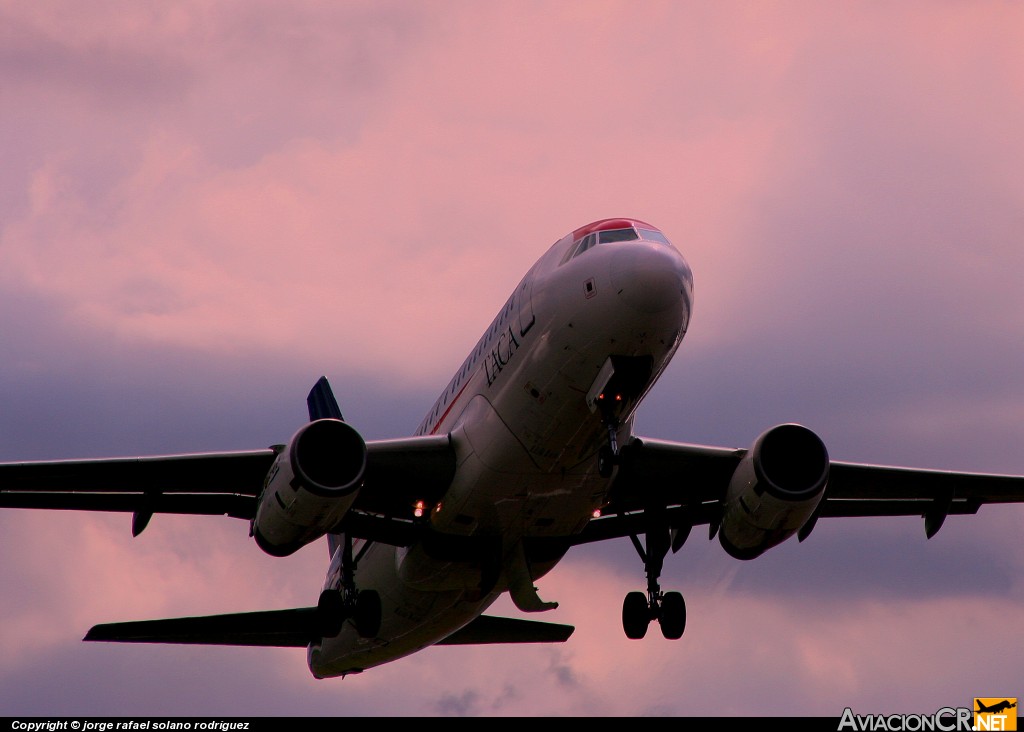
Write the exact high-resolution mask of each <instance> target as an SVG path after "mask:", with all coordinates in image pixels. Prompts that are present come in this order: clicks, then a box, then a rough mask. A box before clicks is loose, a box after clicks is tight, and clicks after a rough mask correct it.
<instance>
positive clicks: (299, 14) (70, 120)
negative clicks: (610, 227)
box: [0, 0, 1024, 716]
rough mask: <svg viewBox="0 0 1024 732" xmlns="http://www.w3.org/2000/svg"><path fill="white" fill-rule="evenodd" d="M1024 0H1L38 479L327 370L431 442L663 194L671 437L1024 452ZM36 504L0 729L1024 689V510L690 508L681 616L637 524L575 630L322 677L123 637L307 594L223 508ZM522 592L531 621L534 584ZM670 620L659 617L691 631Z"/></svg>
mask: <svg viewBox="0 0 1024 732" xmlns="http://www.w3.org/2000/svg"><path fill="white" fill-rule="evenodd" d="M1022 90H1024V8H1022V7H1021V6H1019V5H1016V4H1009V3H962V2H928V3H914V2H906V3H898V4H897V3H856V4H854V3H816V2H807V3H796V2H792V3H773V4H770V5H759V4H749V3H738V4H729V3H702V2H692V3H690V2H639V3H638V2H628V3H625V2H623V3H619V2H596V1H587V2H572V1H570V0H565V1H562V2H543V3H542V2H528V1H526V0H523V1H521V2H515V3H505V4H502V5H499V4H497V3H486V4H485V3H472V2H456V1H454V0H442V1H439V2H435V3H430V4H425V3H414V2H381V1H379V0H375V1H374V2H301V1H297V2H291V3H288V4H284V3H279V2H260V1H255V2H254V1H252V0H246V1H245V2H241V1H239V2H232V1H230V0H224V2H220V3H216V4H211V3H205V2H187V1H186V2H179V3H174V4H167V3H142V2H102V1H99V0H97V1H94V2H90V3H85V4H82V3H70V2H46V1H45V0H40V1H38V2H32V3H27V2H6V1H3V0H0V130H2V136H0V460H25V459H47V458H66V457H94V456H95V457H100V456H113V455H138V454H154V453H169V452H176V451H207V450H230V449H240V448H256V447H263V446H266V445H269V444H273V443H278V442H283V441H284V440H286V439H287V438H288V437H289V436H290V435H291V434H292V432H294V430H295V429H296V428H297V427H298V426H299V425H300V424H301V423H302V422H303V420H304V417H305V405H304V397H305V394H306V391H307V390H308V389H309V387H310V386H311V385H312V383H313V382H314V381H315V380H316V378H317V377H318V376H320V375H321V374H327V375H328V376H329V377H330V378H331V380H332V382H333V384H334V387H335V391H336V392H337V394H338V395H339V399H340V400H341V402H342V406H343V409H344V411H345V413H346V417H347V418H348V419H349V420H350V421H352V422H353V423H354V424H355V425H357V426H358V427H359V428H360V429H361V430H362V431H363V432H364V434H365V436H366V437H367V438H371V439H372V438H383V437H395V436H401V435H404V434H408V433H409V432H411V431H412V429H413V428H414V427H415V425H416V424H417V423H418V422H419V420H420V418H421V417H422V416H423V414H424V413H425V412H426V410H427V408H428V407H429V406H430V405H431V404H432V402H433V400H434V398H435V396H436V394H437V392H438V391H439V390H440V389H441V388H442V386H443V385H444V384H445V383H446V382H447V379H448V378H449V376H450V375H451V372H452V371H453V370H454V369H455V368H456V367H457V366H458V365H459V364H461V362H462V359H463V357H464V356H465V354H466V352H468V350H469V349H470V347H471V346H472V345H473V344H475V342H476V339H477V337H478V336H479V334H480V332H481V331H482V330H483V328H484V327H485V326H486V325H487V324H488V323H489V322H490V321H491V318H492V317H493V315H494V313H495V312H496V311H497V309H498V308H499V307H500V306H501V305H502V304H503V303H504V302H505V299H506V298H507V296H508V294H509V292H510V291H511V290H512V288H513V287H514V286H515V284H516V283H517V282H518V281H519V279H520V277H521V276H522V274H523V273H524V272H525V271H526V270H527V269H528V268H529V266H530V265H531V264H532V263H533V261H534V260H535V259H536V258H537V257H538V256H539V255H540V254H541V253H542V252H543V251H544V250H545V249H546V248H547V247H548V246H549V245H550V244H551V243H552V242H553V241H555V240H556V239H557V238H559V237H561V236H562V235H564V234H565V233H567V232H568V231H570V230H572V229H574V228H576V227H579V226H581V225H583V224H585V223H587V222H589V221H592V220H594V219H598V218H603V217H607V216H635V217H639V218H643V219H645V220H648V221H651V222H652V223H655V224H657V225H658V226H659V227H660V228H662V229H663V230H664V231H665V232H666V234H667V235H668V236H669V237H670V238H671V239H672V240H673V241H674V242H675V243H676V245H677V246H678V247H679V249H680V250H681V251H682V252H683V253H684V255H685V256H686V257H687V259H688V260H689V262H690V264H691V266H692V268H693V270H694V277H695V282H696V285H695V290H696V298H695V299H696V305H695V308H696V309H695V316H694V320H693V322H692V325H691V329H690V333H689V334H688V336H687V339H686V341H685V342H684V344H683V346H682V348H681V350H680V353H679V355H678V356H677V358H676V361H675V363H673V365H672V367H671V368H670V369H669V371H668V373H667V374H666V375H665V376H664V378H663V380H662V381H661V383H660V384H659V385H658V387H657V388H656V390H655V392H654V396H653V398H652V399H651V402H652V403H650V404H645V405H644V406H643V407H642V408H641V412H640V419H639V424H638V426H639V428H640V431H641V432H642V433H643V434H648V435H651V436H656V437H660V438H664V439H675V440H682V441H688V442H703V443H708V444H718V445H727V446H747V445H749V444H750V442H752V440H753V439H754V437H756V435H757V434H759V433H760V432H761V431H762V430H763V429H765V428H766V427H768V426H770V425H772V424H775V423H778V422H784V421H800V422H803V423H805V424H807V425H808V426H810V427H812V428H813V429H815V430H816V431H817V432H818V433H819V434H821V436H822V437H823V439H824V440H825V442H826V444H827V445H828V446H829V450H830V453H831V455H832V456H833V457H835V458H837V459H845V460H861V461H867V462H878V463H889V464H905V465H915V466H922V467H937V468H948V469H961V470H973V471H983V472H1005V473H1024V451H1022V448H1021V445H1024V290H1022V288H1021V280H1022V273H1024V243H1022V237H1024V136H1022V135H1021V134H1020V131H1021V130H1022V129H1024V91H1022ZM129 524H130V520H129V519H128V518H127V517H125V516H104V515H100V516H92V515H86V514H60V515H54V514H47V513H43V512H25V511H13V510H9V511H3V512H2V513H0V556H2V557H3V559H2V562H0V587H2V588H3V592H2V593H0V714H2V715H15V714H17V715H27V714H35V715H48V714H146V715H164V714H168V715H172V714H179V715H181V714H186V715H194V714H200V715H246V714H259V715H265V714H275V715H277V714H280V715H301V714H318V715H320V714H323V715H339V716H354V715H369V714H381V713H388V714H483V715H487V714H603V715H609V714H611V715H615V714H631V715H632V714H700V715H715V714H722V713H728V714H815V715H829V716H838V715H839V714H840V713H841V712H842V709H843V707H845V706H851V707H853V709H854V711H856V712H858V713H881V712H886V713H894V712H933V711H935V710H936V709H937V708H939V707H941V706H946V705H953V706H956V705H966V704H970V703H971V699H972V698H973V697H975V696H999V695H1006V696H1024V688H1022V687H1021V680H1022V677H1021V674H1020V668H1021V667H1020V658H1021V657H1022V656H1024V580H1022V577H1024V545H1022V543H1021V541H1020V539H1019V536H1020V528H1021V526H1022V524H1024V509H1022V508H1019V507H1009V508H998V507H986V508H983V509H982V510H981V512H980V514H979V515H978V516H976V517H953V518H951V519H950V520H949V521H948V522H947V525H946V527H945V528H943V530H942V532H940V534H939V535H938V536H937V537H936V538H934V539H932V540H931V541H927V542H926V541H925V538H924V530H923V527H922V525H921V521H920V520H915V519H890V520H881V519H879V520H861V521H858V520H845V521H843V520H833V521H822V522H821V523H820V524H819V525H818V527H817V528H816V530H815V532H814V535H813V536H812V537H811V538H810V539H809V540H808V541H807V542H805V543H804V544H801V545H797V544H796V542H792V545H790V544H788V543H787V544H785V545H783V546H781V547H779V548H777V549H774V550H772V551H771V552H769V553H768V554H767V555H765V556H764V557H762V558H760V559H758V560H755V561H753V562H748V563H740V562H737V561H735V560H732V559H730V558H729V557H728V556H726V555H725V554H724V552H723V551H722V550H721V548H720V547H719V546H718V545H717V543H709V542H707V541H706V540H705V539H704V536H703V535H702V534H703V532H701V531H699V530H697V531H695V532H694V534H693V536H692V537H691V539H690V541H689V543H688V544H687V545H686V546H685V547H684V548H683V550H682V551H681V552H680V553H679V554H678V555H677V556H675V557H672V558H670V560H669V562H668V565H667V569H666V573H665V575H664V578H663V584H664V585H665V586H666V587H667V588H675V589H679V590H681V591H682V592H683V593H684V594H685V595H686V597H687V603H688V608H689V623H688V629H687V634H686V636H684V638H683V639H682V640H681V641H678V642H675V643H670V642H667V641H663V640H661V639H660V638H659V637H650V638H648V639H646V640H644V641H641V642H630V641H627V640H625V638H623V637H622V631H621V627H620V624H619V612H620V607H621V600H622V596H623V595H624V594H625V593H626V592H627V591H629V590H632V589H640V588H642V586H643V584H644V577H643V571H642V566H641V564H640V561H639V560H638V559H637V557H636V556H635V554H634V552H633V550H632V548H631V547H630V546H629V543H628V541H618V542H611V543H609V544H607V545H604V546H600V547H590V548H586V549H580V550H574V552H572V553H570V555H569V556H568V557H567V558H566V560H565V561H564V563H563V564H562V565H560V566H559V568H558V569H556V570H555V571H554V572H553V573H552V574H550V575H549V576H547V577H546V578H544V579H543V580H542V581H541V582H540V587H541V591H542V595H543V596H544V597H545V598H549V599H556V600H558V601H559V602H560V603H561V607H560V608H559V609H558V610H557V611H555V612H554V613H551V614H550V617H549V618H548V619H551V620H554V621H558V622H566V623H573V624H575V625H576V626H577V631H576V634H575V635H574V636H573V638H572V640H571V641H570V642H569V643H567V644H565V645H561V646H557V647H539V648H533V647H531V648H520V649H508V648H500V647H494V648H475V649H474V648H469V649H466V648H461V649H457V648H441V649H431V650H428V651H425V652H423V653H421V654H419V655H417V656H414V657H412V658H409V659H406V660H403V661H400V662H397V663H395V664H392V665H390V666H386V667H383V668H379V669H374V670H372V671H370V672H367V673H366V674H364V675H362V676H358V677H351V678H348V679H345V680H339V679H335V680H326V681H316V680H314V679H313V678H312V677H311V676H310V675H309V673H308V671H307V669H306V666H305V657H304V653H303V652H301V651H296V650H287V649H283V650H263V649H227V648H182V647H145V646H140V647H123V646H117V645H112V646H104V645H100V644H97V645H93V644H88V645H87V644H83V643H81V642H80V641H79V639H80V637H81V636H82V635H83V634H84V632H85V631H86V630H87V629H88V628H89V626H91V625H92V624H94V623H97V622H105V621H115V620H129V619H141V618H147V617H164V616H174V615H196V614H205V613H214V612H235V611H245V610H259V609H270V608H277V607H293V606H301V605H309V604H312V603H313V602H314V601H315V598H316V596H317V593H318V590H319V587H320V583H321V581H322V572H323V570H324V569H325V566H324V565H325V563H326V553H327V552H326V549H325V547H323V546H321V545H319V544H318V545H315V546H313V547H309V548H307V549H304V550H303V551H301V552H299V553H298V554H297V555H296V556H294V557H291V558H288V559H284V560H277V559H272V558H270V557H268V556H266V555H264V554H263V553H262V552H260V551H259V550H258V549H257V548H256V546H255V545H254V544H253V543H252V541H251V540H250V539H249V538H248V537H247V536H246V528H247V527H246V525H245V524H244V522H240V521H234V520H230V519H224V518H220V519H218V518H188V517H182V518H179V517H166V516H158V517H157V518H155V519H154V520H153V522H152V524H151V526H150V528H149V529H148V530H147V531H146V533H145V534H143V535H142V536H141V537H139V538H138V539H134V540H132V539H131V538H130V531H129ZM499 610H500V611H503V612H507V613H509V614H514V613H515V610H514V609H512V608H511V605H510V604H508V603H502V604H501V607H500V608H499ZM652 635H653V636H657V635H659V634H658V633H657V632H656V629H655V632H654V633H653V634H652Z"/></svg>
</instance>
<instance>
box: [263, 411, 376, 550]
mask: <svg viewBox="0 0 1024 732" xmlns="http://www.w3.org/2000/svg"><path fill="white" fill-rule="evenodd" d="M364 472H366V443H365V442H364V441H363V438H362V436H361V435H360V434H359V433H358V432H356V430H355V429H353V428H352V427H351V426H349V425H348V424H346V423H345V422H342V421H340V420H337V419H318V420H316V421H315V422H310V423H309V424H307V425H306V426H304V427H303V428H302V429H300V430H299V431H298V432H296V433H295V436H294V437H292V439H291V440H290V441H289V442H288V444H287V445H286V446H285V448H284V450H282V451H281V453H280V454H279V455H278V456H277V460H275V461H274V465H273V466H272V467H271V468H270V472H269V473H267V478H266V480H265V481H264V483H263V494H262V495H261V496H260V505H259V508H258V509H257V511H256V520H255V521H254V522H253V536H254V537H255V539H256V543H257V544H259V546H260V548H261V549H262V550H263V551H265V552H266V553H267V554H271V555H273V556H275V557H284V556H287V555H289V554H292V553H293V552H295V551H296V550H298V549H299V548H300V547H302V546H305V545H306V544H308V543H309V542H311V541H313V540H315V539H318V538H319V537H321V536H323V535H324V534H326V533H327V532H328V531H331V530H332V529H334V527H335V526H337V525H338V523H339V522H340V521H341V519H342V517H344V515H345V513H346V512H348V510H349V508H351V506H352V503H353V502H354V501H355V499H356V496H357V495H358V493H359V488H360V487H361V486H362V484H363V473H364Z"/></svg>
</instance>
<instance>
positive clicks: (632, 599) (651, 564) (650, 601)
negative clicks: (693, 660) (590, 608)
mask: <svg viewBox="0 0 1024 732" xmlns="http://www.w3.org/2000/svg"><path fill="white" fill-rule="evenodd" d="M663 533H664V534H665V541H664V542H661V541H659V540H658V539H657V538H656V537H657V535H658V532H651V531H649V532H648V533H647V549H646V550H645V549H644V547H643V546H642V545H641V544H640V539H639V538H637V536H636V534H633V535H632V536H630V537H629V538H630V539H631V540H632V542H633V546H634V547H636V550H637V553H638V554H639V555H640V559H642V560H643V562H644V567H645V569H646V570H647V593H646V595H645V594H644V593H643V592H630V593H629V594H627V595H626V599H625V600H623V602H622V629H623V630H624V631H625V632H626V637H627V638H631V639H633V640H639V639H640V638H643V637H644V636H645V635H647V626H648V625H650V623H651V621H652V620H657V621H658V624H659V625H661V634H662V635H663V636H665V637H666V638H668V639H669V640H678V639H679V638H682V636H683V631H684V630H686V603H685V602H684V601H683V596H682V595H681V594H680V593H678V592H662V591H661V585H659V584H658V577H659V576H660V575H661V568H662V565H663V564H664V561H665V554H667V553H668V548H669V543H668V541H667V538H668V532H667V530H666V531H665V532H663ZM652 537H655V538H654V540H653V541H652ZM662 544H663V545H662Z"/></svg>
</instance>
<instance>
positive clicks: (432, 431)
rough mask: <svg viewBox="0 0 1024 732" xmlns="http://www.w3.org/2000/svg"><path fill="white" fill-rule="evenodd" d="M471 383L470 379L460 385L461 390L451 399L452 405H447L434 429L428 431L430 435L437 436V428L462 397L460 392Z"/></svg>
mask: <svg viewBox="0 0 1024 732" xmlns="http://www.w3.org/2000/svg"><path fill="white" fill-rule="evenodd" d="M472 381H473V379H470V380H469V381H467V382H466V383H465V384H463V385H462V388H461V389H459V393H458V394H456V395H455V398H454V399H452V403H451V404H449V405H448V408H447V409H446V410H444V414H442V415H441V419H439V420H437V424H435V425H434V429H432V430H430V434H432V435H436V434H437V428H438V427H440V426H441V423H442V422H444V418H445V417H447V416H448V412H450V411H452V407H454V406H455V402H457V401H459V397H460V396H462V392H464V391H465V390H466V387H467V386H469V385H470V383H471V382H472Z"/></svg>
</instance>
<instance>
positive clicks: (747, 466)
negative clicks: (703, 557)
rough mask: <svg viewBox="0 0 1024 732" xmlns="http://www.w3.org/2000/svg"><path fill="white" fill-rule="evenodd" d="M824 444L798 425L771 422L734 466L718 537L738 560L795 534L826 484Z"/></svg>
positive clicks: (757, 554)
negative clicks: (773, 423)
mask: <svg viewBox="0 0 1024 732" xmlns="http://www.w3.org/2000/svg"><path fill="white" fill-rule="evenodd" d="M828 468H829V459H828V451H827V450H826V449H825V444H824V443H823V442H822V441H821V438H819V437H818V436H817V435H816V434H814V432H812V431H811V430H809V429H807V428H806V427H803V426H801V425H798V424H783V425H778V426H776V427H772V428H771V429H770V430H768V431H767V432H764V433H763V434H762V435H761V436H760V437H758V438H757V440H755V441H754V445H753V447H752V448H751V449H750V450H749V451H748V452H747V454H746V455H745V456H744V457H743V459H742V460H741V461H740V464H739V465H737V466H736V470H735V471H734V472H733V476H732V479H731V480H730V481H729V488H728V490H727V491H726V497H725V501H724V502H723V505H722V526H721V530H720V532H719V540H720V541H721V543H722V547H723V548H724V549H725V550H726V551H727V552H728V553H729V554H730V555H732V556H733V557H736V558H737V559H753V558H754V557H758V556H760V555H761V554H763V553H764V552H765V551H767V550H768V549H770V548H772V547H773V546H775V545H777V544H781V543H782V542H783V541H785V540H786V539H788V538H789V537H790V536H792V535H793V534H795V533H796V532H797V531H798V530H799V529H800V527H801V526H803V525H804V524H805V523H806V522H807V520H808V519H810V518H811V516H812V515H813V514H814V510H815V509H816V508H817V507H818V504H819V503H820V502H821V499H822V498H823V497H824V495H825V487H826V485H827V484H828Z"/></svg>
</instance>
